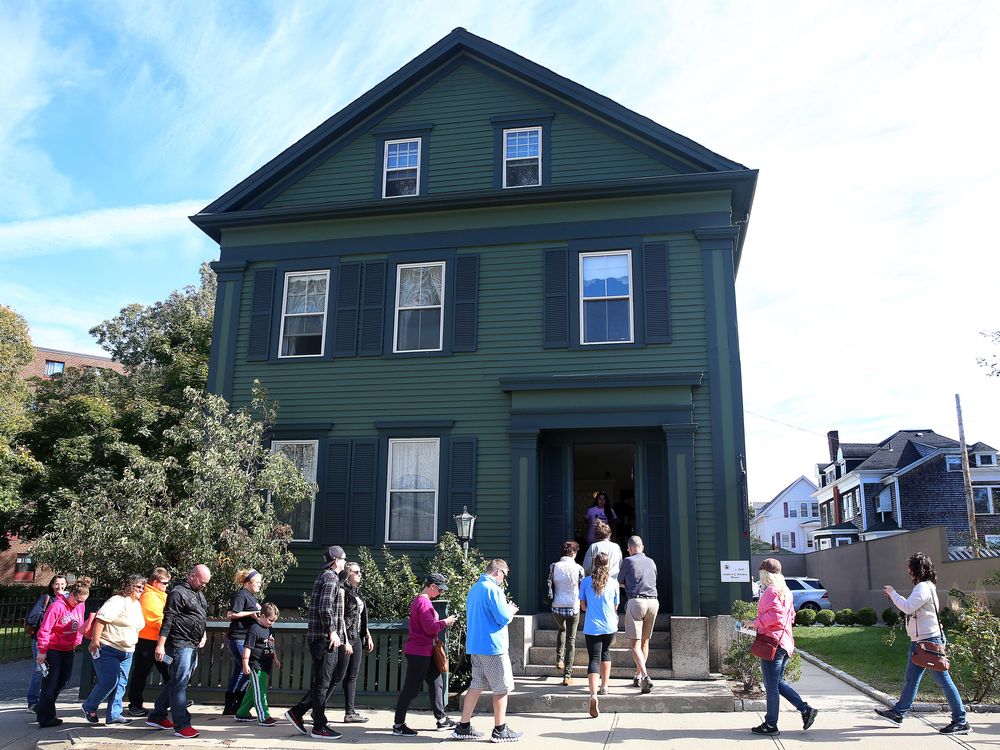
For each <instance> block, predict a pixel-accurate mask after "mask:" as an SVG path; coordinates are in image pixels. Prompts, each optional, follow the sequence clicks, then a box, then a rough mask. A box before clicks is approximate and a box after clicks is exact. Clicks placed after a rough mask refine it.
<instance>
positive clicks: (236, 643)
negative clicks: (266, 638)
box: [226, 638, 250, 693]
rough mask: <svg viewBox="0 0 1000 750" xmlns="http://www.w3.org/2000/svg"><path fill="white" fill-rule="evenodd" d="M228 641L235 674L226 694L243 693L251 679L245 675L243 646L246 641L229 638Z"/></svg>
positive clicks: (230, 680)
mask: <svg viewBox="0 0 1000 750" xmlns="http://www.w3.org/2000/svg"><path fill="white" fill-rule="evenodd" d="M226 641H227V642H228V643H229V653H230V654H232V655H233V674H232V675H231V676H230V678H229V687H227V688H226V692H227V693H242V692H243V691H244V690H246V687H247V681H248V680H249V679H250V678H249V677H247V676H246V675H245V674H243V644H244V643H246V641H244V640H243V639H242V638H240V639H239V640H237V639H236V638H227V639H226Z"/></svg>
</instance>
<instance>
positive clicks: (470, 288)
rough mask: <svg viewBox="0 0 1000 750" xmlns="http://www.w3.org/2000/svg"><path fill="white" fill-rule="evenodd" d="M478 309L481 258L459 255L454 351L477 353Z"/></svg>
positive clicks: (456, 269) (456, 276)
mask: <svg viewBox="0 0 1000 750" xmlns="http://www.w3.org/2000/svg"><path fill="white" fill-rule="evenodd" d="M478 307H479V256H478V255H459V256H458V259H457V260H456V261H455V321H454V334H453V338H452V351H456V352H474V351H476V318H477V316H478ZM459 512H461V511H459Z"/></svg>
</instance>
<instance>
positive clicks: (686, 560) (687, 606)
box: [663, 424, 701, 616]
mask: <svg viewBox="0 0 1000 750" xmlns="http://www.w3.org/2000/svg"><path fill="white" fill-rule="evenodd" d="M696 429H697V426H696V425H694V424H665V425H663V432H664V433H665V435H666V441H667V459H666V460H667V465H666V467H665V468H666V477H667V512H668V521H669V524H668V525H669V528H670V532H669V533H670V537H669V538H670V576H671V581H672V586H671V590H672V592H673V601H672V602H671V614H674V615H685V616H697V615H700V614H701V597H700V585H699V581H698V525H697V521H698V515H697V508H696V505H695V503H696V500H697V498H696V496H695V483H694V480H695V475H694V433H695V430H696Z"/></svg>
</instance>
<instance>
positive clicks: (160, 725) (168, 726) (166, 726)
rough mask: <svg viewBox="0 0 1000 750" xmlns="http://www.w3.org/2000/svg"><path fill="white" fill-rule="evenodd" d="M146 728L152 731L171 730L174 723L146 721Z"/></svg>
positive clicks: (161, 720) (168, 721)
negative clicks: (150, 728)
mask: <svg viewBox="0 0 1000 750" xmlns="http://www.w3.org/2000/svg"><path fill="white" fill-rule="evenodd" d="M146 726H147V727H152V728H153V729H173V728H174V722H172V721H170V719H160V720H159V721H155V720H153V719H146Z"/></svg>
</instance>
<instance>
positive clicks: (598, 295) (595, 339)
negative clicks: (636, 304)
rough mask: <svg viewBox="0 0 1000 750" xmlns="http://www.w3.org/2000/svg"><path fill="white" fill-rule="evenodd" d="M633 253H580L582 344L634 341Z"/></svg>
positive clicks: (624, 251)
mask: <svg viewBox="0 0 1000 750" xmlns="http://www.w3.org/2000/svg"><path fill="white" fill-rule="evenodd" d="M632 292H633V290H632V253H631V251H629V250H617V251H613V252H599V253H580V343H581V344H611V343H615V344H617V343H630V342H632V340H633V335H632V329H633V323H632V321H633V310H632V306H633V303H632Z"/></svg>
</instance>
